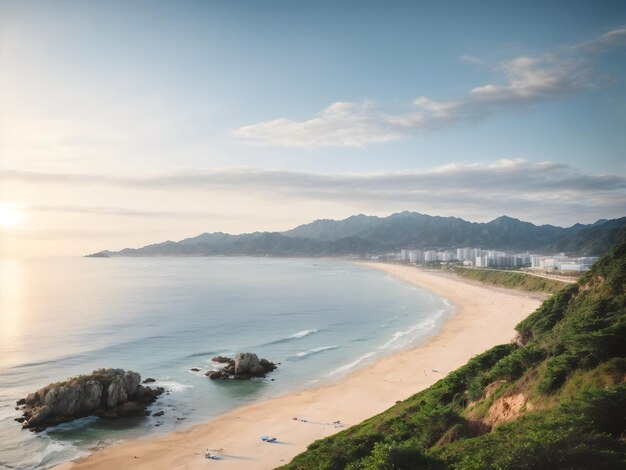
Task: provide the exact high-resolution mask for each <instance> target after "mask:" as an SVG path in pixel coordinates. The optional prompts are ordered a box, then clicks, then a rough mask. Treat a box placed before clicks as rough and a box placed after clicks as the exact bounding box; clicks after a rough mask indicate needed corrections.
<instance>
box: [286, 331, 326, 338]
mask: <svg viewBox="0 0 626 470" xmlns="http://www.w3.org/2000/svg"><path fill="white" fill-rule="evenodd" d="M318 331H319V328H313V329H311V330H302V331H298V332H297V333H294V334H292V335H291V336H289V337H288V338H287V339H299V338H304V337H305V336H309V335H312V334H313V333H317V332H318Z"/></svg>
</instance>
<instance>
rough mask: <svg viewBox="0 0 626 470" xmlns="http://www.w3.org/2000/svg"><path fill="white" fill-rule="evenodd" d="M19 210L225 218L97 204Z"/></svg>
mask: <svg viewBox="0 0 626 470" xmlns="http://www.w3.org/2000/svg"><path fill="white" fill-rule="evenodd" d="M57 176H59V175H57ZM66 176H67V175H66ZM120 183H121V182H120ZM21 210H23V211H27V212H52V213H67V214H83V215H111V216H122V217H166V218H172V217H173V218H191V217H210V218H213V219H216V218H219V219H224V218H227V216H224V215H223V214H216V213H210V212H184V211H177V212H175V211H154V210H142V209H130V208H123V207H99V206H73V205H29V206H26V207H23V208H21Z"/></svg>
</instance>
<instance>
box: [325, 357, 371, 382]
mask: <svg viewBox="0 0 626 470" xmlns="http://www.w3.org/2000/svg"><path fill="white" fill-rule="evenodd" d="M374 354H376V351H370V352H368V353H365V354H363V355H361V356H359V358H358V359H357V360H356V361H353V362H351V363H350V364H346V365H343V366H341V367H337V368H336V369H335V370H333V371H331V372H330V373H329V374H328V376H329V377H332V376H333V375H336V374H341V373H343V372H346V371H348V370H350V369H352V368H353V367H356V366H358V365H359V364H360V363H361V362H363V361H364V360H366V359H369V358H370V357H372V356H373V355H374Z"/></svg>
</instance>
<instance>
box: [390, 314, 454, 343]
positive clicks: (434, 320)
mask: <svg viewBox="0 0 626 470" xmlns="http://www.w3.org/2000/svg"><path fill="white" fill-rule="evenodd" d="M442 314H443V310H438V311H437V315H436V316H434V317H430V318H428V319H427V320H423V321H421V322H419V323H417V324H415V325H413V326H411V327H409V328H408V329H406V330H404V331H396V332H395V333H394V334H393V335H391V339H390V340H389V341H387V342H386V343H385V344H383V345H382V346H379V347H378V349H379V350H380V351H383V350H385V349H387V348H388V347H389V346H391V345H392V344H393V343H395V342H396V341H398V340H399V339H400V338H403V337H405V336H407V335H410V334H411V333H415V332H416V331H418V330H423V329H427V328H430V327H432V326H434V325H435V324H436V323H437V320H438V319H439V318H440V317H441V315H442Z"/></svg>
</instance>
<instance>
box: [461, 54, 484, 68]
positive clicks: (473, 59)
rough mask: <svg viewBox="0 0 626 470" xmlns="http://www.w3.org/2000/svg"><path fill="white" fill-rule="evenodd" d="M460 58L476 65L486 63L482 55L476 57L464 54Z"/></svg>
mask: <svg viewBox="0 0 626 470" xmlns="http://www.w3.org/2000/svg"><path fill="white" fill-rule="evenodd" d="M459 59H460V60H462V61H463V62H468V63H470V64H474V65H483V64H484V63H485V59H481V58H480V57H476V56H474V55H470V54H463V55H462V56H460V57H459Z"/></svg>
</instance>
